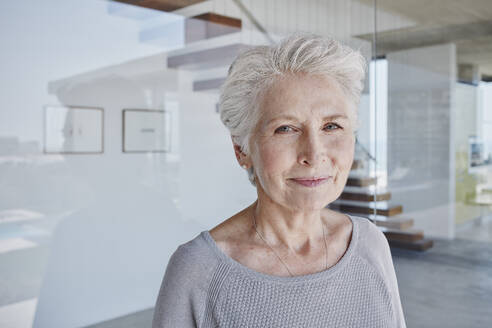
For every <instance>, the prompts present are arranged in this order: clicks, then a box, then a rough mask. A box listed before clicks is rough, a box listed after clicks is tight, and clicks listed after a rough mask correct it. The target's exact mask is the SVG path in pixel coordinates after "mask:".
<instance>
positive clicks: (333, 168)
mask: <svg viewBox="0 0 492 328" xmlns="http://www.w3.org/2000/svg"><path fill="white" fill-rule="evenodd" d="M350 110H351V109H350V107H349V102H348V100H347V99H346V97H345V95H344V93H343V91H342V90H341V89H340V87H339V85H338V83H337V82H335V81H334V80H331V79H327V78H323V77H319V76H310V75H306V74H302V75H289V76H284V77H282V78H281V79H279V80H277V81H276V82H274V84H273V85H272V86H271V88H270V89H269V90H268V91H267V92H266V94H265V95H264V97H263V98H262V102H261V104H260V109H259V111H260V113H259V115H260V117H259V121H258V124H257V125H256V127H255V129H254V131H253V133H252V135H251V139H250V155H249V156H248V157H249V161H250V164H251V165H252V166H253V167H254V170H255V174H256V184H257V188H258V197H260V198H264V197H266V200H269V201H273V202H275V203H277V204H280V205H282V206H284V207H287V208H291V209H293V210H316V209H321V208H323V207H325V206H326V205H327V204H329V203H331V202H332V201H334V200H335V199H337V198H338V197H339V195H340V194H341V192H342V190H343V188H344V186H345V183H346V181H347V178H348V174H349V172H350V169H351V166H352V161H353V156H354V142H355V136H354V133H353V122H352V120H351V119H350Z"/></svg>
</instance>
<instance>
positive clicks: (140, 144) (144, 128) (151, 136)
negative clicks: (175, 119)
mask: <svg viewBox="0 0 492 328" xmlns="http://www.w3.org/2000/svg"><path fill="white" fill-rule="evenodd" d="M122 115H123V141H122V146H123V152H124V153H143V152H161V153H165V152H169V151H170V141H171V140H170V139H171V131H170V130H171V129H170V122H171V121H170V113H169V112H167V111H164V110H153V109H124V110H123V113H122Z"/></svg>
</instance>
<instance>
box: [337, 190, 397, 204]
mask: <svg viewBox="0 0 492 328" xmlns="http://www.w3.org/2000/svg"><path fill="white" fill-rule="evenodd" d="M374 195H376V201H383V200H390V199H391V193H390V192H389V191H386V192H380V193H374V192H364V191H361V192H356V191H345V190H344V191H343V192H342V194H341V195H340V198H339V199H344V200H355V201H360V202H374Z"/></svg>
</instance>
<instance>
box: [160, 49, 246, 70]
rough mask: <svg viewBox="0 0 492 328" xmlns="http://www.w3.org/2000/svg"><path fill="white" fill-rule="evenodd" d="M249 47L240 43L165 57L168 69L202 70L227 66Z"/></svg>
mask: <svg viewBox="0 0 492 328" xmlns="http://www.w3.org/2000/svg"><path fill="white" fill-rule="evenodd" d="M249 47H250V46H248V45H246V44H242V43H235V44H229V45H225V46H219V47H215V48H210V49H204V50H197V51H193V52H187V53H183V54H178V55H169V56H168V57H167V67H168V68H184V69H190V70H193V69H203V68H212V67H221V66H229V65H230V64H231V63H232V61H233V60H234V58H235V57H236V56H237V54H239V53H240V52H241V51H243V50H246V49H248V48H249Z"/></svg>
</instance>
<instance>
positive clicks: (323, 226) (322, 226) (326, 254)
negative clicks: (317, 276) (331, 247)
mask: <svg viewBox="0 0 492 328" xmlns="http://www.w3.org/2000/svg"><path fill="white" fill-rule="evenodd" d="M320 222H321V228H322V229H323V239H324V241H325V270H327V269H328V246H327V244H326V235H325V225H324V224H323V221H322V220H321V217H320ZM253 224H254V227H255V230H256V233H257V234H258V236H260V238H261V239H262V240H263V241H264V242H265V244H267V246H268V247H270V249H271V250H272V251H273V254H275V256H277V257H278V259H279V260H280V262H282V264H283V265H284V266H285V268H286V269H287V271H288V272H289V274H290V275H291V276H292V277H294V275H293V274H292V272H291V271H290V270H289V267H288V266H287V264H286V263H285V262H284V260H282V258H281V257H280V256H279V255H278V254H277V252H275V250H274V249H273V247H272V246H271V245H270V244H269V243H268V242H267V241H266V240H265V238H263V236H262V235H261V234H260V233H259V232H258V228H257V227H256V215H254V214H253Z"/></svg>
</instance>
